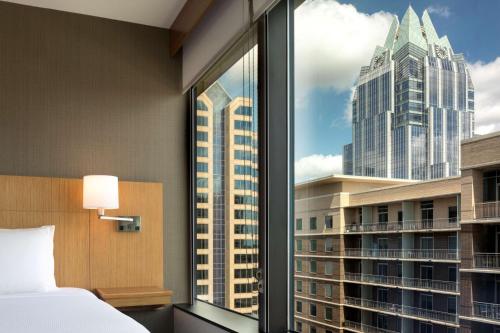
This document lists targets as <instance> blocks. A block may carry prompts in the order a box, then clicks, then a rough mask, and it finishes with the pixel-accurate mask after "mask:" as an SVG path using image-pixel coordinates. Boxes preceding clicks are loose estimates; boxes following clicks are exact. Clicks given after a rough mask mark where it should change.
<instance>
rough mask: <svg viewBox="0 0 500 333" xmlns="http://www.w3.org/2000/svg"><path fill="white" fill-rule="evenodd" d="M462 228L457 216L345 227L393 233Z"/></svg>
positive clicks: (362, 231)
mask: <svg viewBox="0 0 500 333" xmlns="http://www.w3.org/2000/svg"><path fill="white" fill-rule="evenodd" d="M459 228H460V224H459V221H458V220H457V219H456V218H442V219H433V220H407V221H404V222H388V223H370V224H351V225H348V226H346V227H345V233H348V234H349V233H378V232H384V233H391V232H403V231H405V232H412V231H436V230H443V231H449V230H457V229H459Z"/></svg>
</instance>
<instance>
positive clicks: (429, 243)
mask: <svg viewBox="0 0 500 333" xmlns="http://www.w3.org/2000/svg"><path fill="white" fill-rule="evenodd" d="M433 247H434V238H433V237H422V238H420V248H421V249H422V250H432V249H433Z"/></svg>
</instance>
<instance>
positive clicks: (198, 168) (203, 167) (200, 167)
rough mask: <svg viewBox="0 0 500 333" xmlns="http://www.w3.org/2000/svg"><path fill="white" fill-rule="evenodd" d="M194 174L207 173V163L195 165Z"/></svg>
mask: <svg viewBox="0 0 500 333" xmlns="http://www.w3.org/2000/svg"><path fill="white" fill-rule="evenodd" d="M196 172H208V163H204V162H198V163H196Z"/></svg>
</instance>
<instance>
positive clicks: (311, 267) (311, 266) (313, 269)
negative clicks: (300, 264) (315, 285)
mask: <svg viewBox="0 0 500 333" xmlns="http://www.w3.org/2000/svg"><path fill="white" fill-rule="evenodd" d="M317 272H318V267H317V262H316V260H311V261H310V262H309V273H317Z"/></svg>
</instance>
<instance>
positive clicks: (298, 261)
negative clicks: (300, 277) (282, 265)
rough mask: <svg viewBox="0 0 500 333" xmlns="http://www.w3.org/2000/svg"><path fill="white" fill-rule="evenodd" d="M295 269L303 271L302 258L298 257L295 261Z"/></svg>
mask: <svg viewBox="0 0 500 333" xmlns="http://www.w3.org/2000/svg"><path fill="white" fill-rule="evenodd" d="M295 271H297V272H302V260H300V259H297V260H296V261H295Z"/></svg>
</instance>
